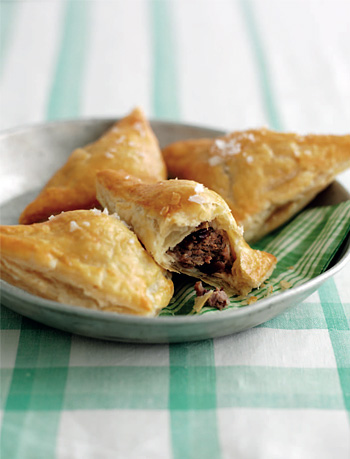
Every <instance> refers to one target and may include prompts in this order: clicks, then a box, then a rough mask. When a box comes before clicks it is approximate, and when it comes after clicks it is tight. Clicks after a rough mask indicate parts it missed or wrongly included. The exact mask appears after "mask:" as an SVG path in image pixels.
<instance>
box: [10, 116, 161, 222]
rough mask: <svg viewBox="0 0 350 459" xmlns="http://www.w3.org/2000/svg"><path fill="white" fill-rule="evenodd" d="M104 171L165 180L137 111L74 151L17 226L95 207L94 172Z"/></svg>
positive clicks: (155, 143)
mask: <svg viewBox="0 0 350 459" xmlns="http://www.w3.org/2000/svg"><path fill="white" fill-rule="evenodd" d="M106 168H108V169H115V170H118V169H120V168H122V169H124V170H126V171H127V172H129V173H130V174H133V175H135V176H136V177H140V178H142V179H143V180H145V181H150V182H152V181H157V180H161V179H164V178H166V174H167V172H166V167H165V163H164V160H163V158H162V154H161V151H160V148H159V144H158V140H157V139H156V137H155V135H154V133H153V131H152V129H151V126H150V124H149V123H148V121H147V120H146V118H145V116H144V114H143V113H142V111H141V110H140V109H139V108H136V109H135V110H133V111H132V112H131V113H130V114H129V115H128V116H126V117H125V118H123V119H121V120H120V121H119V122H116V123H115V124H114V125H113V126H112V127H111V128H110V129H109V130H108V131H107V132H105V133H104V134H103V135H102V136H101V137H100V138H99V139H98V140H96V141H95V142H93V143H91V144H89V145H86V146H85V147H82V148H77V149H76V150H74V151H73V153H72V154H71V155H70V157H69V158H68V160H67V162H66V163H65V164H64V165H63V167H62V168H61V169H59V170H58V171H57V172H56V173H55V174H54V175H53V177H52V178H51V179H50V180H49V182H48V183H47V184H46V185H45V187H44V188H43V189H42V191H41V192H40V193H39V195H38V196H37V197H36V199H35V200H34V201H33V202H31V203H30V204H29V205H28V206H27V207H26V208H25V209H24V211H23V212H22V214H21V216H20V218H19V223H21V224H30V223H37V222H40V221H45V220H46V219H47V218H48V217H49V216H50V215H56V214H58V213H60V212H61V211H68V210H77V209H91V208H93V207H95V206H97V205H98V203H97V201H96V194H95V176H96V172H97V171H98V170H101V169H106Z"/></svg>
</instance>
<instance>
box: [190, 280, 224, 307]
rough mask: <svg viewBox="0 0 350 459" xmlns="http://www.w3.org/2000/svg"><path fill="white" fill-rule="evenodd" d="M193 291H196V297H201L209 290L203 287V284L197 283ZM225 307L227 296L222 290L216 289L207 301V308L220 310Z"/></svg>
mask: <svg viewBox="0 0 350 459" xmlns="http://www.w3.org/2000/svg"><path fill="white" fill-rule="evenodd" d="M194 289H195V291H196V295H197V296H203V295H205V294H206V293H207V292H209V290H207V289H205V288H204V287H203V284H202V282H201V281H198V282H196V283H195V284H194ZM227 305H228V296H227V294H226V293H225V292H224V290H223V289H222V288H221V289H218V288H216V289H215V290H214V291H213V293H212V294H211V296H210V297H209V299H208V306H210V307H212V308H217V309H220V310H222V309H224V308H225V307H226V306H227Z"/></svg>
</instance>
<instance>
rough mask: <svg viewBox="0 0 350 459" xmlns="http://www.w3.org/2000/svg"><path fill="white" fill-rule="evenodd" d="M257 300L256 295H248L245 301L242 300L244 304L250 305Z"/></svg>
mask: <svg viewBox="0 0 350 459" xmlns="http://www.w3.org/2000/svg"><path fill="white" fill-rule="evenodd" d="M257 301H258V297H257V296H250V297H249V298H248V299H247V300H246V301H244V302H243V304H244V305H250V304H253V303H256V302H257Z"/></svg>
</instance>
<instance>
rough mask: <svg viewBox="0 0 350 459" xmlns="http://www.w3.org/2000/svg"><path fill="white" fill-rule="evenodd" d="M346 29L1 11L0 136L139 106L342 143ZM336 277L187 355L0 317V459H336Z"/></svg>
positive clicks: (348, 354)
mask: <svg viewBox="0 0 350 459" xmlns="http://www.w3.org/2000/svg"><path fill="white" fill-rule="evenodd" d="M349 18H350V3H349V2H348V1H347V0H344V1H337V0H333V1H331V0H323V1H322V0H315V1H311V0H304V1H301V0H299V1H298V0H263V1H262V0H261V1H250V0H249V1H246V0H240V1H239V0H237V1H235V0H230V1H229V0H222V1H220V0H217V1H214V0H210V1H209V0H173V1H167V0H158V1H146V0H145V1H141V0H120V1H119V0H100V1H97V0H92V1H89V0H82V1H80V0H66V1H64V0H62V1H60V0H47V1H40V0H22V1H21V0H9V1H5V0H2V1H1V4H0V21H1V22H0V26H1V28H0V65H1V68H0V103H1V107H0V112H1V113H0V115H1V123H0V124H1V128H2V129H6V128H10V127H15V126H19V125H22V124H28V123H33V122H41V121H45V120H51V119H58V118H77V117H120V116H123V115H125V114H126V113H127V112H128V111H130V110H131V109H132V108H133V107H134V106H135V105H140V106H141V107H143V108H144V110H145V112H146V113H147V115H148V116H149V117H150V118H161V119H170V120H175V121H182V122H189V123H193V124H198V125H205V126H210V127H215V128H220V129H224V130H233V129H244V128H247V127H257V126H261V125H268V126H269V127H271V128H275V129H278V130H291V131H296V132H299V133H306V132H315V133H349V131H350V20H349ZM340 182H341V183H342V184H343V185H344V186H345V187H346V188H347V189H348V190H349V191H350V174H349V172H347V173H343V174H342V175H341V176H340ZM349 274H350V266H347V267H346V268H345V269H343V271H342V272H341V273H340V274H337V275H336V276H335V277H334V279H332V280H330V281H328V282H327V283H325V284H324V285H323V286H322V287H321V288H320V290H319V291H318V292H316V293H314V294H313V295H312V296H310V297H309V298H308V299H307V300H306V301H304V302H303V303H302V304H299V305H298V306H296V307H295V308H293V309H290V310H288V311H287V312H286V313H284V314H283V315H281V316H279V317H276V318H275V319H273V320H271V321H269V322H268V323H265V324H263V325H261V326H259V327H257V328H254V329H251V330H249V331H247V332H244V333H240V334H237V335H233V336H228V337H225V338H220V339H215V340H207V341H202V342H196V343H190V344H186V343H185V344H176V345H175V344H173V345H133V344H123V343H110V342H103V341H98V340H94V339H89V338H83V337H80V336H76V335H70V334H68V333H64V332H61V331H58V330H55V329H51V328H48V327H45V326H43V325H41V324H38V323H35V322H33V321H31V320H29V319H26V318H23V317H21V316H19V315H17V314H16V313H14V312H12V311H10V310H9V309H6V308H5V307H2V308H1V448H2V455H1V458H2V459H7V458H20V459H22V458H25V459H26V458H33V459H37V458H38V459H39V458H45V459H48V458H59V459H61V458H83V459H85V458H91V459H94V458H98V459H99V458H108V459H109V458H123V459H124V458H126V459H129V458H132V459H134V458H135V459H139V458H141V459H143V458H150V459H154V458H160V459H163V458H174V459H187V458H188V459H197V458H201V459H206V458H208V459H211V458H214V459H216V458H218V459H221V458H227V459H231V458H239V459H240V458H244V459H245V458H247V459H251V458H252V459H255V458H264V459H275V458H276V459H280V458H283V459H289V458H293V459H294V458H295V459H313V458H315V459H316V458H317V459H322V458H324V459H328V458H329V459H331V458H332V459H333V458H337V459H345V458H346V459H347V458H348V457H350V429H349V426H350V282H349V279H350V276H349ZM252 307H253V306H252Z"/></svg>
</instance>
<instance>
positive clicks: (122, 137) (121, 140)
mask: <svg viewBox="0 0 350 459" xmlns="http://www.w3.org/2000/svg"><path fill="white" fill-rule="evenodd" d="M124 140H125V135H121V136H120V137H118V138H117V139H115V143H122V142H124Z"/></svg>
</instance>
